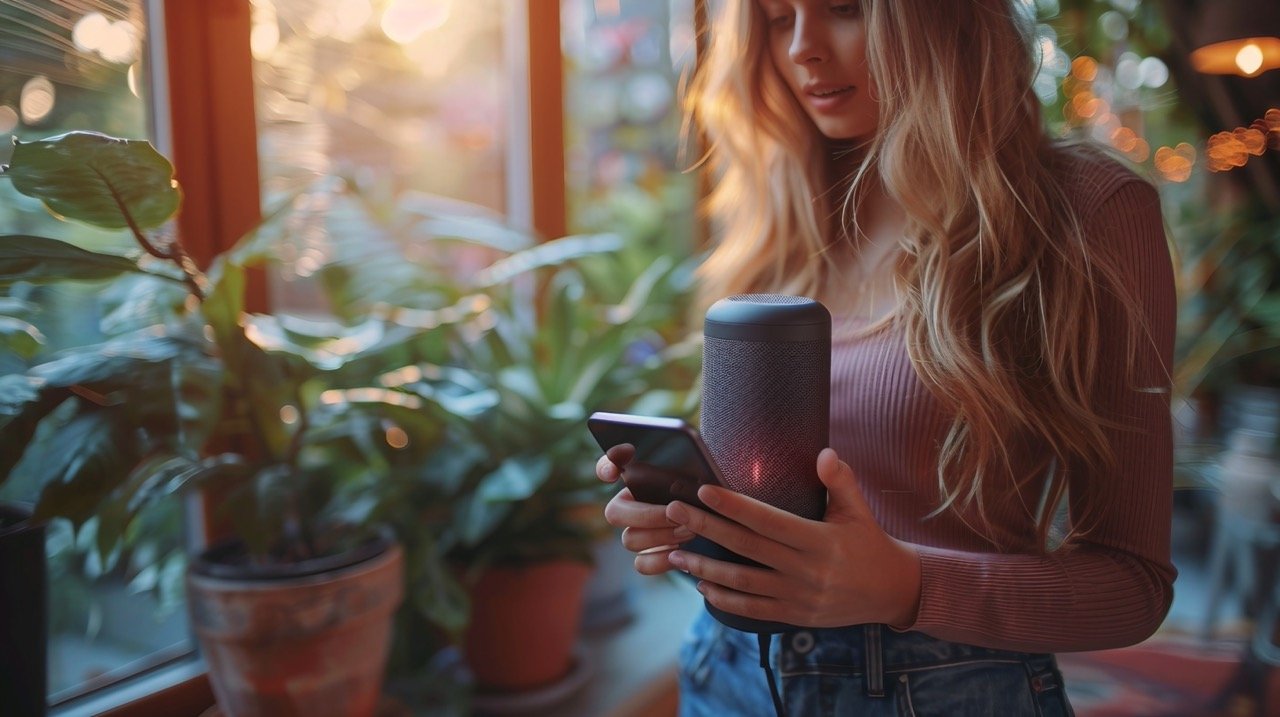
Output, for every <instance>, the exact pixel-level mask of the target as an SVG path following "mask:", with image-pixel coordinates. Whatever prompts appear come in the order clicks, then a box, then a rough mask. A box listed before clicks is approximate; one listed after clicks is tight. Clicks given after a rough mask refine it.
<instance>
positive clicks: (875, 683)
mask: <svg viewBox="0 0 1280 717" xmlns="http://www.w3.org/2000/svg"><path fill="white" fill-rule="evenodd" d="M862 635H863V639H864V640H865V647H866V661H867V669H866V670H865V671H864V672H863V674H864V675H865V679H866V683H867V684H866V688H867V696H868V697H884V652H883V645H882V643H881V641H880V625H863V629H862Z"/></svg>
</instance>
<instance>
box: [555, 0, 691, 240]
mask: <svg viewBox="0 0 1280 717" xmlns="http://www.w3.org/2000/svg"><path fill="white" fill-rule="evenodd" d="M561 18H562V26H563V45H564V68H565V145H566V147H565V153H566V155H567V162H566V164H567V169H568V171H567V172H566V180H567V182H566V184H567V186H566V190H567V194H568V197H567V198H568V204H569V226H570V229H571V230H573V231H623V232H628V233H631V234H633V235H637V236H638V237H641V238H647V239H650V240H658V241H659V242H660V243H661V245H662V247H663V248H664V249H666V250H672V251H680V252H687V251H688V250H689V249H690V248H691V247H692V246H693V232H694V229H695V222H694V219H693V209H694V206H693V205H694V200H695V199H696V197H697V194H698V192H697V175H696V173H685V172H684V170H685V169H686V168H688V167H690V166H691V165H692V164H693V162H694V161H695V160H696V159H697V147H696V145H695V144H690V145H689V147H688V148H687V150H686V151H682V149H683V148H682V141H683V138H682V137H681V136H680V125H681V108H680V105H679V86H680V83H681V81H682V79H683V78H684V77H685V75H686V74H687V73H689V72H692V70H693V61H694V55H695V43H694V38H695V32H694V2H693V0H664V1H662V2H619V1H618V0H613V1H612V2H606V1H601V0H565V2H562V3H561ZM690 142H692V139H690ZM659 228H660V231H655V230H658V229H659ZM646 234H649V235H650V236H647V237H646V236H645V235H646Z"/></svg>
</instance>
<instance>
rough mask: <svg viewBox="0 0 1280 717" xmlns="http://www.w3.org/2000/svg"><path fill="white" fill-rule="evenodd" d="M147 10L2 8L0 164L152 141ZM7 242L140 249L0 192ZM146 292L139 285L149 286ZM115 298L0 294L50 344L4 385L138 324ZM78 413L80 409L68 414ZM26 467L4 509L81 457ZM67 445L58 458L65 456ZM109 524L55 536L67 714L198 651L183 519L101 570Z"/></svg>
mask: <svg viewBox="0 0 1280 717" xmlns="http://www.w3.org/2000/svg"><path fill="white" fill-rule="evenodd" d="M144 5H145V3H144V0H6V2H3V3H0V163H5V162H7V161H8V160H9V156H10V154H11V152H12V144H13V142H12V140H13V139H14V138H16V139H19V140H31V139H39V138H43V137H48V136H52V135H55V134H59V133H62V132H66V131H70V130H93V131H98V132H104V133H107V134H112V135H116V136H123V137H130V138H147V137H148V136H149V129H148V116H149V104H148V102H149V97H148V94H149V93H148V90H149V81H148V72H147V66H146V62H145V59H146V56H147V21H146V16H145V12H144ZM0 233H5V234H33V235H43V236H51V237H55V238H58V239H62V240H64V241H68V242H71V243H74V244H76V245H79V246H81V247H84V248H87V249H93V250H98V251H110V252H116V253H126V252H131V251H133V250H134V249H135V246H134V244H133V242H132V240H131V239H130V237H129V236H128V235H127V234H126V233H124V232H106V231H99V230H95V229H91V228H89V227H86V226H84V225H81V224H77V223H72V222H63V221H59V220H58V219H56V218H54V217H53V216H51V215H50V214H49V213H48V212H47V211H46V210H45V209H44V208H43V207H42V206H41V205H40V203H39V202H37V201H35V200H33V199H30V198H28V197H25V196H22V195H20V194H18V193H17V192H16V191H14V189H13V187H12V185H11V184H10V183H9V182H8V181H6V180H0ZM140 281H141V280H140ZM118 288H119V287H116V286H113V287H112V288H111V289H108V290H104V288H103V287H102V286H98V285H91V284H64V285H58V286H42V287H36V286H31V285H21V284H20V285H16V286H14V287H12V288H11V289H0V299H3V300H4V303H3V310H0V313H4V314H7V315H17V316H19V317H20V318H22V319H24V320H27V321H29V322H30V323H32V324H33V325H35V326H36V327H37V328H38V329H39V330H40V332H42V333H43V335H44V336H45V338H46V341H45V344H44V346H43V347H42V348H41V349H40V351H39V353H37V354H36V355H35V356H33V357H26V356H20V355H18V354H16V353H13V352H10V351H7V350H5V349H4V348H0V375H3V374H9V373H15V372H21V371H24V370H25V369H26V367H27V366H28V365H30V364H32V363H35V362H38V361H41V360H43V359H45V358H47V357H48V356H50V355H52V353H53V352H55V351H57V350H59V349H63V348H67V347H71V346H77V345H85V344H90V343H95V342H98V341H100V340H102V339H103V338H104V337H106V336H108V335H111V334H114V333H119V332H122V331H124V330H127V329H132V328H137V325H136V324H129V323H128V322H122V321H120V320H118V319H119V317H118V316H115V317H113V316H112V314H111V309H112V307H113V306H115V305H117V304H118V303H119V301H120V299H121V297H120V296H119V295H118ZM66 407H67V408H71V407H72V406H69V405H68V406H66ZM47 433H48V435H42V436H41V435H38V440H37V445H36V446H35V447H33V450H28V451H27V453H26V454H24V458H23V460H22V462H21V463H19V464H18V466H17V467H16V468H15V469H14V472H13V476H12V479H11V480H10V481H9V482H7V483H6V484H5V485H4V487H3V490H2V491H0V500H25V501H32V500H34V499H35V498H36V497H37V496H38V495H39V491H40V487H41V484H42V482H43V480H44V479H45V478H46V477H47V476H46V473H47V470H46V471H45V472H42V470H41V467H42V466H45V465H48V464H47V463H45V462H43V461H42V460H40V456H41V455H42V454H44V455H46V457H47V454H46V453H45V452H47V451H54V450H76V449H77V447H76V446H75V445H67V441H66V440H65V436H62V435H56V434H55V432H52V431H48V432H47ZM55 441H57V447H56V448H54V446H55ZM97 525H98V521H97V519H96V518H91V519H90V520H89V521H88V522H87V523H86V524H85V525H84V526H83V528H82V529H81V530H80V531H79V532H78V534H74V535H73V532H72V530H71V527H70V525H69V524H67V523H65V522H62V521H58V522H54V523H53V524H52V525H50V526H49V527H48V535H47V559H48V568H49V580H50V583H49V613H50V625H49V627H50V644H49V667H50V674H49V691H50V697H51V700H52V701H54V702H58V701H61V700H63V699H66V698H68V697H70V696H73V695H75V694H77V693H80V692H82V691H85V690H88V689H92V688H94V687H97V686H100V685H103V684H106V683H109V682H111V681H114V680H116V679H118V678H121V677H123V676H126V675H128V674H132V673H135V672H137V671H139V670H140V669H144V668H145V667H147V666H149V665H151V664H154V663H156V662H157V661H161V660H165V659H168V658H171V657H173V656H175V655H177V654H182V653H185V652H187V651H189V650H190V647H191V643H190V640H189V636H188V632H187V629H186V620H185V617H184V614H183V612H184V611H183V610H182V579H181V578H182V571H183V568H184V565H185V561H184V558H183V553H182V550H181V540H180V536H181V534H182V531H181V528H182V526H181V522H180V512H179V510H178V507H177V506H176V505H164V506H159V507H158V508H157V509H156V510H154V511H152V512H151V513H150V514H147V515H145V516H144V517H143V519H141V520H140V521H139V522H138V523H136V524H135V525H134V527H133V529H132V530H131V531H130V532H129V534H128V537H127V539H126V542H125V545H124V547H123V550H118V551H114V552H113V553H111V554H110V555H108V556H106V559H105V560H104V559H102V558H101V557H100V556H99V555H98V553H97V551H96V550H95V549H94V535H95V532H96V529H97Z"/></svg>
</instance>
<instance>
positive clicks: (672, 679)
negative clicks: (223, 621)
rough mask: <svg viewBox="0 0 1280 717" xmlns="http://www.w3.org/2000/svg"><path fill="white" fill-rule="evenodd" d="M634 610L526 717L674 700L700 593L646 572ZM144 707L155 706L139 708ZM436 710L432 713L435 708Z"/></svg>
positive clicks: (143, 680) (581, 715)
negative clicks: (566, 685) (586, 668)
mask: <svg viewBox="0 0 1280 717" xmlns="http://www.w3.org/2000/svg"><path fill="white" fill-rule="evenodd" d="M634 597H635V616H634V618H632V620H631V621H630V622H628V623H626V624H624V625H622V626H620V627H615V628H608V629H601V630H597V631H592V632H588V633H585V634H584V635H583V644H584V648H585V654H586V659H588V660H590V661H591V670H592V672H591V676H590V679H589V681H588V682H587V684H586V685H585V686H584V687H583V688H582V689H581V691H579V692H578V693H576V694H575V695H574V696H572V697H571V698H569V699H567V700H565V701H562V702H557V703H556V704H554V705H550V706H548V707H546V708H545V709H541V710H536V711H529V712H522V713H521V714H522V716H523V717H587V716H592V717H594V716H595V715H606V716H608V717H633V716H637V715H649V714H653V709H654V707H655V706H657V705H668V704H670V705H674V703H675V702H674V701H675V697H676V693H675V689H676V657H677V653H678V652H679V649H680V644H681V642H682V641H683V639H684V635H685V632H686V631H687V630H688V627H689V625H690V623H691V622H692V621H693V619H694V618H695V617H696V616H697V615H698V614H699V613H700V611H701V610H702V609H703V608H702V598H701V596H700V595H698V593H697V591H696V590H694V589H693V585H692V583H691V582H690V581H688V580H684V579H681V578H666V577H664V578H644V579H640V580H639V581H638V585H637V586H636V588H635V596H634ZM204 672H205V664H204V661H203V660H202V659H200V658H198V657H193V658H189V659H184V660H181V661H179V662H176V663H174V664H172V665H169V666H166V667H164V668H160V669H157V670H156V671H154V672H153V673H151V674H148V675H144V676H141V677H137V678H134V679H131V680H129V681H127V682H125V683H122V684H121V685H120V686H117V687H112V688H108V689H104V690H101V691H100V692H95V693H93V694H91V695H87V696H85V697H81V698H77V699H74V700H70V701H68V702H65V703H63V704H60V705H58V706H56V707H53V708H51V709H50V710H49V715H50V717H92V716H93V715H103V714H105V713H111V712H112V711H113V710H120V708H122V707H125V706H126V705H130V707H129V709H128V711H127V712H123V711H122V713H124V714H133V707H132V706H131V703H136V702H138V701H140V700H145V699H147V698H149V697H154V696H155V695H156V694H157V693H161V692H164V691H166V690H171V689H173V688H176V687H178V686H179V685H182V684H183V683H186V682H190V681H192V680H194V679H197V678H200V677H202V676H203V675H204ZM139 714H150V712H147V711H145V710H144V711H139ZM432 714H435V713H434V712H433V713H432Z"/></svg>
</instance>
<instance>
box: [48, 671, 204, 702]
mask: <svg viewBox="0 0 1280 717" xmlns="http://www.w3.org/2000/svg"><path fill="white" fill-rule="evenodd" d="M204 673H205V664H204V660H203V659H201V658H199V657H190V658H187V659H183V660H180V661H178V662H175V663H173V664H172V665H167V666H165V667H162V668H158V669H156V670H155V671H154V672H151V673H150V674H146V675H142V676H139V677H135V678H132V679H129V680H127V681H124V682H122V683H121V684H120V685H118V686H115V687H110V688H104V689H102V690H99V691H96V692H93V693H91V694H88V695H85V696H84V697H78V698H76V699H73V700H68V701H67V702H64V703H62V704H59V705H56V706H54V707H51V708H49V717H93V715H102V714H105V713H109V712H111V711H112V710H117V709H119V708H121V707H124V706H125V705H128V704H130V703H134V702H137V701H139V700H144V699H148V698H152V697H155V695H156V694H157V693H161V692H164V691H166V690H172V689H174V688H176V687H178V686H179V685H182V684H183V683H186V682H190V681H192V680H195V679H197V678H201V677H203V675H204Z"/></svg>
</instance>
